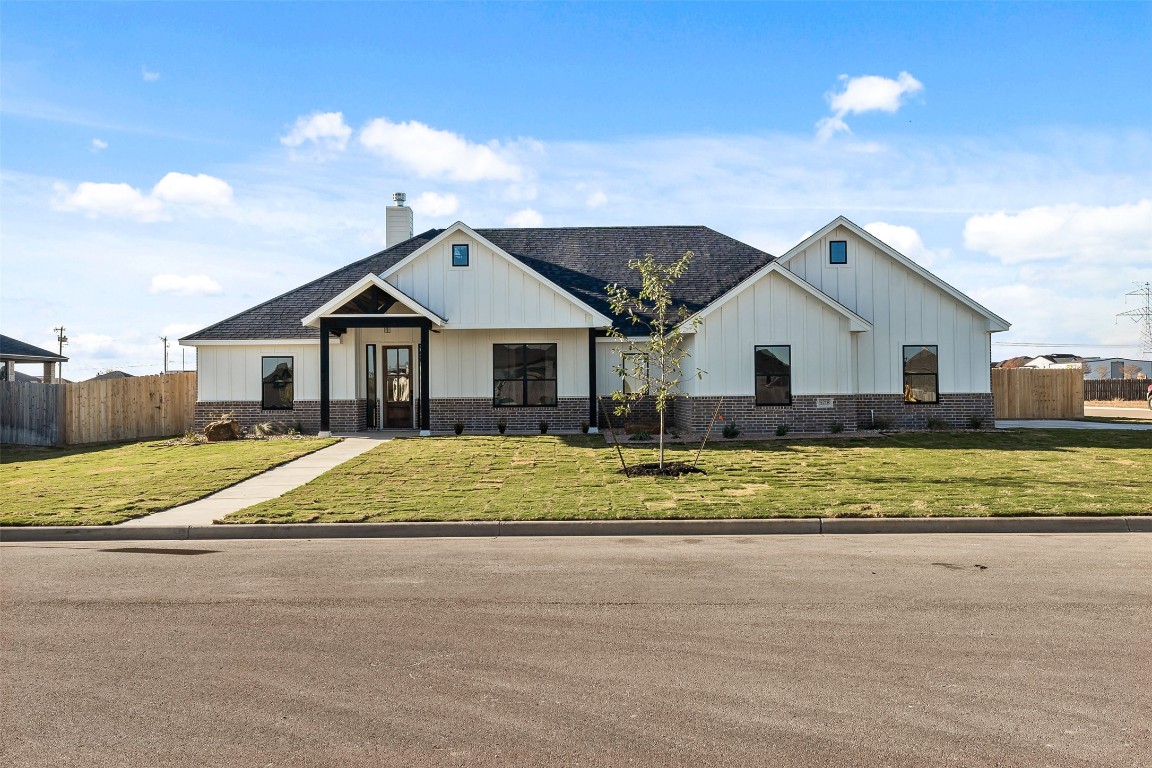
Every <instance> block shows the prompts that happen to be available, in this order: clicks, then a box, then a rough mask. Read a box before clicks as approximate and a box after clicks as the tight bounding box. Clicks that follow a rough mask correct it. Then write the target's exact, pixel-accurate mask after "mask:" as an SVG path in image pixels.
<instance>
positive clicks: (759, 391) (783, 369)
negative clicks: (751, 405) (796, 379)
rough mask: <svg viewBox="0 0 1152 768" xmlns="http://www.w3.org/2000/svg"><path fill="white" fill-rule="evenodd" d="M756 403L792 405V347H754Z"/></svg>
mask: <svg viewBox="0 0 1152 768" xmlns="http://www.w3.org/2000/svg"><path fill="white" fill-rule="evenodd" d="M756 405H792V347H790V346H787V345H782V346H772V347H756Z"/></svg>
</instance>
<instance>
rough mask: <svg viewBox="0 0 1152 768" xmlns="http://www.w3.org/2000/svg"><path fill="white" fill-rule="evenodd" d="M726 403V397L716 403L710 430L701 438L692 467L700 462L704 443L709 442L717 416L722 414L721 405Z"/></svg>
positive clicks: (709, 424)
mask: <svg viewBox="0 0 1152 768" xmlns="http://www.w3.org/2000/svg"><path fill="white" fill-rule="evenodd" d="M722 405H724V398H720V402H718V403H716V410H714V411H712V421H710V422H708V431H707V432H705V433H704V437H703V439H702V440H700V448H699V449H697V451H696V458H695V459H694V460H693V461H692V469H696V465H697V464H698V463H699V462H700V454H701V453H703V452H704V444H705V443H707V442H708V438H709V437H711V436H712V427H714V426H715V425H716V417H717V416H719V415H720V406H722Z"/></svg>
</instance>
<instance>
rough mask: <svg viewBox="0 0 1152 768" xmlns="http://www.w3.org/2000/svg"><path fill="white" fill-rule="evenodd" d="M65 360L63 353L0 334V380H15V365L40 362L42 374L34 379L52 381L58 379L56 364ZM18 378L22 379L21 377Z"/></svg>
mask: <svg viewBox="0 0 1152 768" xmlns="http://www.w3.org/2000/svg"><path fill="white" fill-rule="evenodd" d="M66 362H68V358H66V357H64V356H63V355H58V354H56V353H55V352H49V351H48V350H47V349H41V348H40V347H36V346H33V345H31V344H29V343H27V342H24V341H20V340H19V339H14V338H12V337H11V336H3V335H0V380H3V381H17V380H18V378H17V375H16V373H17V372H16V365H18V364H19V365H23V364H25V363H42V364H43V365H44V375H43V376H42V377H41V378H40V379H36V380H37V381H46V382H49V383H52V382H55V381H58V380H59V377H58V375H57V371H56V364H57V363H66ZM29 378H34V377H29ZM19 380H23V378H20V379H19Z"/></svg>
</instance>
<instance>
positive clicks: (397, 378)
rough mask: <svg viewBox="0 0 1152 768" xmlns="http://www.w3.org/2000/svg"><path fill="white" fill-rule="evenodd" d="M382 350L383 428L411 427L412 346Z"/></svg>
mask: <svg viewBox="0 0 1152 768" xmlns="http://www.w3.org/2000/svg"><path fill="white" fill-rule="evenodd" d="M382 349H383V351H384V382H383V383H384V398H383V400H384V413H383V414H382V415H383V417H384V428H385V429H411V428H412V348H411V347H382Z"/></svg>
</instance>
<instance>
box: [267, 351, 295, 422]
mask: <svg viewBox="0 0 1152 768" xmlns="http://www.w3.org/2000/svg"><path fill="white" fill-rule="evenodd" d="M265 360H287V361H288V371H289V372H290V373H291V374H292V381H291V382H289V383H290V384H291V386H292V398H291V401H292V402H291V405H268V401H267V399H266V396H265V392H264V385H265V382H264V377H265V375H266V374H265V373H264V361H265ZM272 370H273V372H275V370H276V369H275V368H273V369H272ZM268 375H271V374H268ZM260 410H262V411H294V410H296V357H295V356H294V355H261V356H260Z"/></svg>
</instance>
